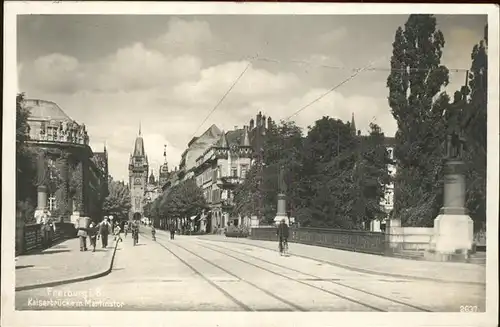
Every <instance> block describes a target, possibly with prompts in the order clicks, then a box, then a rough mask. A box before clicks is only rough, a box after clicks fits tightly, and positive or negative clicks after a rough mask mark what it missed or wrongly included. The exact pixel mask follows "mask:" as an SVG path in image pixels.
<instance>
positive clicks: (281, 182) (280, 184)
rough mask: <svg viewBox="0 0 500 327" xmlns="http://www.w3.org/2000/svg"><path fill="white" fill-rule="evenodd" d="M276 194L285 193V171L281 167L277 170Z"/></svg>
mask: <svg viewBox="0 0 500 327" xmlns="http://www.w3.org/2000/svg"><path fill="white" fill-rule="evenodd" d="M278 169H279V170H278V193H280V194H284V193H286V183H285V177H284V176H285V169H284V167H283V166H280V167H279V168H278Z"/></svg>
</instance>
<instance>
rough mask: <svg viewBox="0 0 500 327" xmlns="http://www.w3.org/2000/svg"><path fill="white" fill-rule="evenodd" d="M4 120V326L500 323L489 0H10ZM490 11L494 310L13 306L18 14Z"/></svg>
mask: <svg viewBox="0 0 500 327" xmlns="http://www.w3.org/2000/svg"><path fill="white" fill-rule="evenodd" d="M4 12H5V16H4V17H5V21H4V40H5V42H4V69H5V74H4V111H3V112H4V117H3V118H4V119H3V142H2V143H3V158H2V159H3V160H2V164H3V165H2V177H3V183H2V203H3V206H2V227H3V228H2V248H1V249H2V317H1V318H2V326H33V325H39V324H41V323H43V324H44V325H53V326H57V325H59V326H70V325H72V326H74V325H77V324H80V325H87V326H89V325H110V326H111V325H116V326H141V325H147V326H151V325H169V326H208V325H214V326H215V325H217V326H233V327H236V326H261V325H262V326H263V325H266V326H267V325H269V326H271V325H273V326H275V325H277V324H279V325H281V326H287V325H289V326H321V325H324V326H330V325H339V326H347V325H364V324H366V325H369V326H398V327H399V326H409V324H410V323H411V325H412V326H445V325H446V326H448V325H455V326H494V325H497V324H496V323H495V322H497V321H498V320H495V317H497V315H498V280H497V278H498V259H497V258H498V235H497V232H496V231H498V216H499V215H498V185H499V183H498V177H499V176H498V167H499V156H498V148H499V137H498V135H499V133H498V131H499V125H498V123H499V112H498V108H499V82H498V81H499V65H498V54H499V48H498V40H499V38H500V36H499V30H498V26H499V25H498V21H499V12H498V7H496V6H494V5H482V4H473V5H472V4H460V5H458V4H456V5H453V4H446V5H443V4H440V5H437V4H417V5H409V4H319V3H316V4H311V3H307V4H298V3H226V2H224V3H217V2H211V3H208V2H205V3H189V2H182V3H181V2H171V3H155V2H141V3H137V2H135V3H132V2H126V3H124V2H101V3H97V2H88V3H83V2H80V3H77V2H73V3H69V2H62V3H50V2H6V3H5V6H4ZM410 13H433V14H469V15H471V14H487V15H488V30H489V38H488V40H489V45H488V47H489V50H488V51H489V56H488V60H489V62H488V64H489V72H488V73H489V76H488V83H489V95H488V149H489V153H488V185H487V192H488V199H487V216H488V220H487V230H488V237H487V242H488V244H487V246H488V253H487V276H486V277H487V305H486V306H487V312H486V313H478V314H467V313H430V314H427V313H417V314H413V313H386V314H383V313H353V312H340V313H338V312H335V313H282V312H278V313H276V312H272V313H246V312H242V313H230V312H196V313H193V312H90V311H85V312H64V311H59V312H30V311H21V312H19V311H18V312H15V311H14V284H15V275H14V273H15V269H14V242H13V241H12V240H14V238H15V236H14V235H15V232H14V231H15V218H14V217H15V200H14V197H15V192H13V190H14V187H13V185H14V184H15V180H14V178H15V177H14V176H15V174H14V172H15V156H14V155H13V154H14V153H15V142H14V140H15V138H14V137H13V135H15V127H14V126H15V123H14V122H15V110H14V103H15V101H14V100H15V96H16V92H17V87H16V86H17V83H15V82H14V81H16V80H17V68H16V67H17V65H16V44H17V41H16V35H17V33H16V26H17V25H16V15H18V14H134V15H135V14H141V15H146V14H171V15H173V14H175V15H187V14H219V15H221V14H248V15H261V14H271V15H289V14H298V15H304V14H311V15H313V14H321V15H328V14H331V15H347V14H357V15H359V14H367V15H372V14H410Z"/></svg>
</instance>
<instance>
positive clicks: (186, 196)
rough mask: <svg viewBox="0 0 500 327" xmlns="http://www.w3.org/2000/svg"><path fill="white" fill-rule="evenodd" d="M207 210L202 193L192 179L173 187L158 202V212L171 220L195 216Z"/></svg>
mask: <svg viewBox="0 0 500 327" xmlns="http://www.w3.org/2000/svg"><path fill="white" fill-rule="evenodd" d="M206 208H207V203H206V200H205V197H204V196H203V191H202V190H201V188H199V187H198V185H196V181H195V180H194V179H189V180H187V181H185V182H183V183H180V184H178V185H175V186H173V187H172V188H170V191H169V192H165V193H163V195H162V197H161V200H160V202H159V212H160V214H161V215H165V216H168V217H171V218H186V217H191V216H195V215H197V214H199V213H201V211H202V210H204V209H206Z"/></svg>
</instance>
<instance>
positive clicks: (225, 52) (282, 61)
mask: <svg viewBox="0 0 500 327" xmlns="http://www.w3.org/2000/svg"><path fill="white" fill-rule="evenodd" d="M172 43H176V44H177V45H179V46H180V45H186V43H183V42H179V41H173V42H172ZM204 50H205V51H206V52H216V53H219V54H222V55H231V56H238V57H239V58H238V60H249V59H252V60H253V61H262V62H269V63H276V64H287V63H292V64H298V65H307V66H313V67H318V68H327V69H332V70H352V71H358V70H359V69H360V68H359V67H349V66H344V65H330V64H324V63H317V62H313V61H307V60H303V59H288V60H286V59H275V58H269V57H263V56H258V57H253V56H250V55H243V54H241V53H237V52H234V51H228V50H221V49H215V48H205V49H204ZM433 69H434V68H432V69H429V68H416V67H415V68H411V67H408V68H404V69H396V68H391V67H370V68H367V69H365V70H364V71H375V72H377V71H381V72H382V71H384V72H390V71H401V72H402V71H406V72H419V71H422V72H424V71H430V70H433ZM447 69H448V71H450V72H457V73H458V72H466V71H467V70H468V68H448V67H447Z"/></svg>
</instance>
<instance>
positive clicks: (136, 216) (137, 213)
mask: <svg viewBox="0 0 500 327" xmlns="http://www.w3.org/2000/svg"><path fill="white" fill-rule="evenodd" d="M141 218H142V215H141V213H140V212H136V213H134V214H133V216H132V219H133V220H141Z"/></svg>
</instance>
